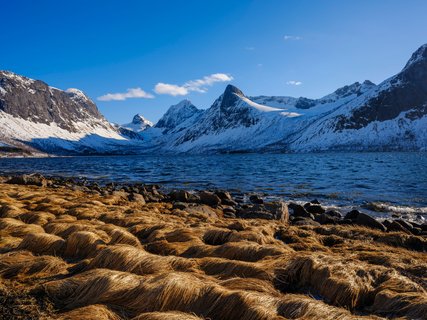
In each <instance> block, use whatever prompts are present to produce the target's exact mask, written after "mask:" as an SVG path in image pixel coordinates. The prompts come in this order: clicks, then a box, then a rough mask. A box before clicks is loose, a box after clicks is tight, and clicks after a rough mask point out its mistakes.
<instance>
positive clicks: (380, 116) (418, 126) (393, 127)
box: [144, 45, 427, 153]
mask: <svg viewBox="0 0 427 320" xmlns="http://www.w3.org/2000/svg"><path fill="white" fill-rule="evenodd" d="M182 104H183V105H186V103H184V102H183V103H182ZM171 109H173V108H171ZM178 109H179V108H178ZM184 114H187V113H186V112H184ZM193 114H197V116H195V117H193ZM166 115H167V117H165V118H166V119H167V123H168V124H169V125H165V124H164V123H165V122H166V121H165V120H164V119H163V118H162V119H163V120H162V121H161V122H160V121H159V123H160V124H161V125H159V123H158V124H157V125H156V126H155V128H152V129H149V130H146V131H144V136H145V137H147V138H148V139H147V143H148V145H149V146H150V147H152V148H157V149H158V150H159V151H164V152H196V153H201V152H237V151H248V152H253V151H263V152H264V151H271V152H284V151H285V152H287V151H304V152H309V151H323V150H427V147H426V143H427V133H426V130H427V129H426V128H427V126H426V115H427V45H424V46H422V47H421V48H420V49H418V50H417V51H416V52H415V53H414V54H413V56H412V58H411V59H410V60H409V62H408V63H407V65H406V66H405V67H404V69H403V70H402V72H400V73H399V74H397V75H396V76H393V77H391V78H390V79H387V80H385V81H384V82H382V83H381V84H379V85H375V84H373V83H372V82H370V81H368V80H366V81H364V82H363V83H359V82H356V83H353V84H351V85H348V86H344V87H342V88H340V89H338V90H336V91H335V92H333V93H332V94H329V95H327V96H324V97H323V98H320V99H308V98H303V97H300V98H292V97H268V96H259V97H246V96H245V95H244V94H243V92H242V91H241V90H239V89H238V88H236V87H234V86H232V85H229V86H227V88H226V90H225V91H224V93H223V94H222V95H221V96H220V97H219V98H218V99H217V100H216V101H215V102H214V103H213V105H212V106H211V107H210V108H209V109H207V110H197V108H195V107H194V106H192V107H191V111H190V112H189V116H187V117H185V119H183V118H182V117H181V115H177V116H175V113H173V112H169V111H168V113H167V114H166ZM166 115H165V116H166ZM175 120H176V121H175ZM161 127H163V128H165V127H166V128H167V129H166V130H163V131H161V132H159V130H157V131H156V129H159V128H161Z"/></svg>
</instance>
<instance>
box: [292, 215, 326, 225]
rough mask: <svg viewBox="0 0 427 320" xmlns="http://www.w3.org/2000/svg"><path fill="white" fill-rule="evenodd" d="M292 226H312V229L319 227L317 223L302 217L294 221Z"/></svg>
mask: <svg viewBox="0 0 427 320" xmlns="http://www.w3.org/2000/svg"><path fill="white" fill-rule="evenodd" d="M293 224H294V225H295V226H314V227H318V226H320V223H319V222H317V221H314V220H311V219H309V218H303V217H301V219H298V220H297V221H295V222H294V223H293Z"/></svg>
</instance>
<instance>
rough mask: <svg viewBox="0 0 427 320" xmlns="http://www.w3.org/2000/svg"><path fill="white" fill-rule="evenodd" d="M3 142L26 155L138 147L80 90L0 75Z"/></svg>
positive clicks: (0, 117) (12, 74) (14, 75)
mask: <svg viewBox="0 0 427 320" xmlns="http://www.w3.org/2000/svg"><path fill="white" fill-rule="evenodd" d="M0 142H1V143H2V144H4V145H6V146H8V147H13V148H18V149H22V150H24V151H27V152H34V151H35V150H38V151H43V152H47V153H60V154H74V153H110V152H117V151H118V150H120V152H124V150H123V149H124V148H126V147H128V145H129V144H130V145H134V142H133V141H129V140H128V139H127V137H125V136H123V135H121V134H119V132H118V131H117V130H116V129H115V128H113V126H111V124H110V123H109V122H108V121H107V120H106V119H105V118H104V117H103V116H102V115H101V113H100V112H99V111H98V108H97V107H96V105H95V104H94V103H93V102H92V101H91V100H90V99H89V98H88V97H87V96H86V95H85V94H84V93H83V92H82V91H80V90H78V89H68V90H66V91H62V90H59V89H57V88H54V87H50V86H48V85H47V84H46V83H44V82H42V81H39V80H33V79H29V78H26V77H23V76H20V75H17V74H14V73H12V72H8V71H0Z"/></svg>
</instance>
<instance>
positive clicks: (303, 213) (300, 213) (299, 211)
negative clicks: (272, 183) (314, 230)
mask: <svg viewBox="0 0 427 320" xmlns="http://www.w3.org/2000/svg"><path fill="white" fill-rule="evenodd" d="M288 208H289V209H291V210H292V212H293V215H294V216H296V217H310V213H309V212H307V210H305V208H304V207H303V206H302V205H299V204H297V203H294V202H290V203H289V204H288Z"/></svg>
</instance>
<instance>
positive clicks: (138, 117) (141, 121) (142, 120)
mask: <svg viewBox="0 0 427 320" xmlns="http://www.w3.org/2000/svg"><path fill="white" fill-rule="evenodd" d="M132 123H133V124H145V125H149V126H150V127H151V126H152V125H153V124H152V123H151V122H150V121H148V120H147V119H145V118H144V117H143V116H142V115H141V114H139V113H137V114H136V115H135V116H134V117H133V119H132Z"/></svg>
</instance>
